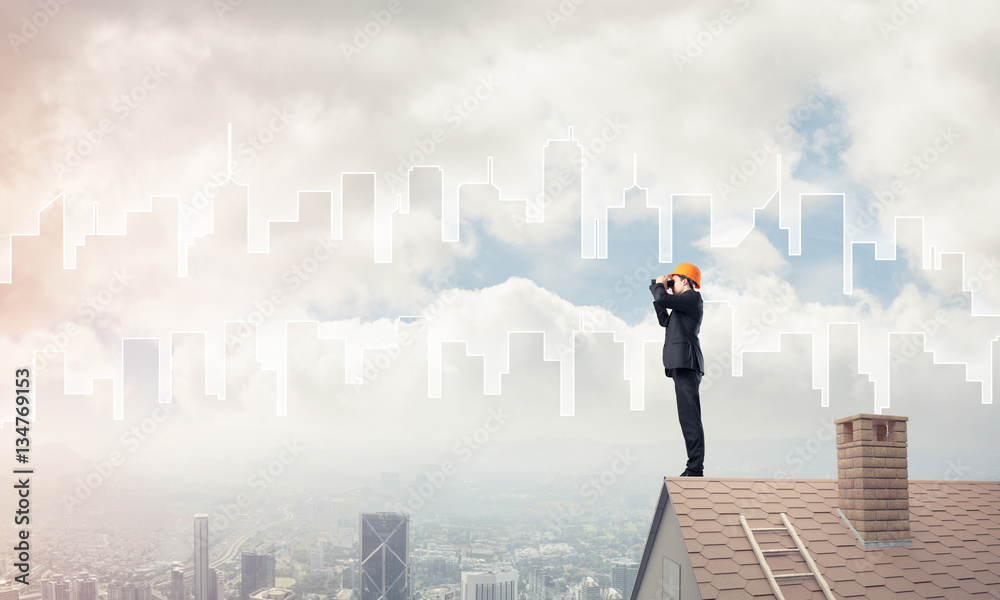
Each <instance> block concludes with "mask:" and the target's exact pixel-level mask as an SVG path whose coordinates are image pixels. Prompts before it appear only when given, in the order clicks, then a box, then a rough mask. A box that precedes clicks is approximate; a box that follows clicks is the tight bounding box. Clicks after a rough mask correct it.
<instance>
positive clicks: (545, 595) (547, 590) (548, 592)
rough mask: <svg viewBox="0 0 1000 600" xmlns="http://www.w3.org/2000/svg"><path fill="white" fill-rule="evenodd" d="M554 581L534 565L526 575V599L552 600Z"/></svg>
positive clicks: (554, 590) (554, 589)
mask: <svg viewBox="0 0 1000 600" xmlns="http://www.w3.org/2000/svg"><path fill="white" fill-rule="evenodd" d="M555 595H556V582H555V581H554V580H553V579H552V576H551V575H549V574H548V573H546V572H545V570H544V569H542V568H539V567H535V568H534V569H532V570H531V573H530V574H529V575H528V600H552V597H553V596H555Z"/></svg>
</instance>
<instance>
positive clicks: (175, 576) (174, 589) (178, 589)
mask: <svg viewBox="0 0 1000 600" xmlns="http://www.w3.org/2000/svg"><path fill="white" fill-rule="evenodd" d="M170 600H185V598H184V567H182V566H181V565H180V563H174V567H173V569H171V570H170Z"/></svg>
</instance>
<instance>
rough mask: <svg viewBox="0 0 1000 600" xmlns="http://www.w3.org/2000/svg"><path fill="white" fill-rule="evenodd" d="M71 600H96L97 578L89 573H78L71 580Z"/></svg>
mask: <svg viewBox="0 0 1000 600" xmlns="http://www.w3.org/2000/svg"><path fill="white" fill-rule="evenodd" d="M73 600H97V578H96V577H94V576H93V575H91V574H90V573H86V572H83V573H80V574H79V575H78V576H77V577H76V579H75V580H73Z"/></svg>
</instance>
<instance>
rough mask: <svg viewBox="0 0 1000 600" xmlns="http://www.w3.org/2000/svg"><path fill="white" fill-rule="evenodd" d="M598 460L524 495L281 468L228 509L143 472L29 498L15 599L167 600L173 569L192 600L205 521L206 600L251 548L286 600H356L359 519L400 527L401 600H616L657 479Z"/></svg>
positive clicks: (191, 483) (230, 591)
mask: <svg viewBox="0 0 1000 600" xmlns="http://www.w3.org/2000/svg"><path fill="white" fill-rule="evenodd" d="M611 456H612V460H610V461H609V462H608V465H607V468H606V469H605V470H603V471H597V472H594V473H592V474H591V475H590V476H586V475H572V474H562V475H552V476H550V477H547V478H537V480H534V481H519V480H518V478H517V477H516V476H515V475H513V474H509V473H507V474H504V475H503V476H498V477H489V476H488V474H485V473H475V474H476V475H477V477H476V478H475V479H471V478H467V477H461V478H460V477H459V476H458V475H457V474H456V472H455V470H454V469H453V468H452V467H451V466H449V465H448V464H445V465H443V467H444V468H443V469H442V470H437V471H436V470H432V471H428V472H425V473H420V474H418V475H417V476H416V477H413V476H405V475H401V474H400V473H396V472H382V473H374V474H372V476H370V477H365V478H350V479H346V478H343V479H335V478H326V477H315V476H306V475H304V474H302V473H298V472H294V473H293V472H292V470H291V469H290V468H289V472H287V473H283V472H280V471H281V469H279V467H278V466H277V465H278V464H280V459H279V460H277V461H275V463H274V464H268V463H265V464H264V465H263V471H261V472H258V473H256V474H257V475H258V476H261V477H262V478H261V481H262V482H264V483H265V485H262V486H255V485H253V484H251V485H249V486H244V489H242V490H238V491H235V493H233V494H231V495H230V496H228V497H223V496H222V495H220V492H219V491H218V490H219V489H228V488H227V486H225V485H219V486H213V487H212V488H211V491H209V489H210V488H209V487H208V486H206V484H205V482H203V481H196V480H194V479H191V480H187V481H183V480H180V481H170V480H163V479H157V478H156V477H155V476H154V475H152V474H148V475H146V476H145V477H136V478H129V480H127V481H126V479H125V478H124V477H120V478H117V479H116V480H115V481H114V482H113V484H114V485H113V486H112V485H111V483H110V482H109V484H108V486H107V487H106V488H105V489H101V488H98V489H96V490H94V491H93V492H92V493H93V494H95V495H99V501H95V500H93V499H92V498H82V499H81V498H79V497H78V496H73V497H72V499H71V500H69V499H67V498H66V497H63V498H62V499H61V500H62V501H63V502H64V503H67V506H71V505H72V506H71V507H70V508H68V509H67V506H55V505H53V503H52V502H51V501H45V500H44V499H42V498H41V495H42V494H39V496H40V500H39V508H38V509H37V510H38V512H39V514H40V518H39V519H38V521H37V525H35V526H34V527H33V529H32V534H31V539H32V541H33V546H32V558H31V561H32V565H31V566H32V573H31V578H30V581H31V585H30V586H29V587H23V588H20V590H19V591H20V598H21V599H22V600H23V599H26V598H27V599H32V598H44V600H88V599H87V597H86V595H85V594H84V593H83V592H80V593H79V594H77V593H76V592H74V591H73V590H75V589H77V588H79V587H80V586H79V584H74V583H73V582H74V581H75V580H80V581H82V579H83V578H89V580H91V581H93V580H96V589H97V598H98V599H102V598H103V599H107V600H117V598H118V597H120V596H121V592H120V589H119V588H120V587H121V586H122V585H123V584H125V586H126V588H127V589H128V590H130V591H131V590H133V587H129V584H131V586H134V589H138V590H139V591H138V592H134V593H135V594H137V595H135V598H136V599H139V600H141V599H142V598H143V589H144V588H145V586H147V585H148V586H149V592H148V593H149V594H151V596H152V597H154V598H158V599H161V600H174V598H175V597H176V596H174V595H172V590H171V572H172V571H175V572H176V571H177V570H178V569H181V570H183V572H184V578H183V580H184V582H185V591H184V595H183V598H184V600H198V599H197V597H196V595H195V593H194V590H193V579H194V577H193V557H194V553H193V547H194V544H195V534H194V527H193V521H194V516H195V514H198V513H204V514H207V515H208V519H209V520H208V522H209V563H210V565H211V567H212V568H213V570H214V573H213V578H215V577H217V579H218V588H217V589H218V593H219V594H220V595H214V594H215V588H213V595H212V596H211V600H236V599H239V598H241V575H242V574H241V550H244V549H246V548H249V547H252V546H253V545H254V544H257V543H258V542H264V543H265V544H267V545H271V544H273V554H274V578H275V582H274V585H275V587H277V588H284V589H287V590H291V591H293V592H294V593H295V594H296V598H304V599H313V600H320V599H324V600H325V599H327V598H329V599H331V600H332V599H334V598H340V599H346V598H358V597H360V594H359V590H358V589H357V588H358V585H359V582H358V579H359V573H358V564H359V517H360V515H361V514H362V513H377V512H393V513H406V514H408V515H409V523H408V530H409V531H408V546H409V549H408V551H409V571H410V592H411V594H412V597H413V598H414V599H419V598H439V599H441V600H444V599H445V598H451V599H457V598H459V597H460V596H461V591H460V590H461V582H462V573H463V572H466V573H471V572H476V573H483V572H487V573H488V572H499V571H510V570H511V569H514V570H516V572H517V593H518V597H519V598H525V599H529V598H533V596H531V595H530V594H529V587H530V586H529V578H532V577H535V576H537V575H539V574H541V576H542V577H543V579H539V581H545V582H547V583H545V584H539V588H540V589H541V588H542V587H545V589H544V590H542V592H544V593H547V595H548V596H547V597H548V598H553V597H556V596H559V595H563V594H571V595H572V596H573V597H577V598H579V597H581V596H580V593H581V592H580V589H581V585H582V586H583V587H584V588H586V589H585V591H584V592H583V593H584V596H586V597H594V595H595V594H596V593H597V589H596V588H599V589H600V593H601V594H602V597H603V598H606V599H607V598H620V596H621V594H622V593H623V592H624V591H625V590H617V589H616V588H615V587H613V586H612V568H613V566H614V565H615V564H618V565H619V568H621V566H620V565H629V566H630V570H629V573H631V575H629V577H632V578H634V569H635V564H634V563H638V561H639V559H640V557H641V554H642V548H643V545H644V543H645V540H646V536H647V534H648V531H649V525H650V522H651V519H652V506H653V504H654V500H655V497H656V494H657V493H658V491H659V485H660V480H658V479H657V478H655V477H654V478H653V479H649V480H646V481H643V482H637V481H635V474H636V473H637V472H638V470H637V469H635V468H634V467H635V465H636V463H637V462H638V461H637V459H636V457H635V456H634V455H632V456H630V455H628V454H627V453H626V452H625V451H619V454H618V455H617V456H616V455H615V454H612V455H611ZM269 468H270V469H271V473H270V474H268V473H267V470H268V469H269ZM526 472H527V473H530V472H531V471H530V469H527V470H526ZM479 475H483V476H482V477H479ZM267 478H270V483H267V482H266V481H265V480H266V479H267ZM528 479H536V478H535V477H529V478H528ZM47 495H48V494H47ZM206 496H208V497H206ZM48 500H51V498H49V499H48ZM5 554H6V555H7V556H5V557H4V558H5V560H4V562H3V563H2V564H0V566H2V567H3V569H4V573H5V574H4V577H5V578H6V579H13V577H14V576H15V574H16V572H15V571H16V569H15V568H14V563H15V559H14V557H13V555H11V554H10V553H9V552H7V553H5ZM243 568H244V569H245V566H244V567H243ZM244 572H245V571H244ZM82 573H85V574H86V575H81V574H82ZM533 574H534V575H533ZM619 579H620V577H619ZM213 580H214V579H213ZM60 581H68V582H69V583H68V584H66V586H65V588H66V589H67V590H68V593H69V596H68V597H66V598H63V597H62V596H60V595H59V592H58V589H59V585H58V582H60ZM53 582H56V583H53ZM109 585H110V586H111V587H109ZM621 585H622V584H621V583H619V587H621ZM595 586H596V587H595ZM19 587H20V586H19ZM112 588H114V589H112ZM128 593H130V592H126V596H127V595H128ZM313 594H315V596H312V595H313ZM355 594H357V595H355ZM78 595H79V596H80V597H77V596H78ZM48 596H51V599H50V598H49V597H48ZM121 597H123V598H124V597H125V596H121ZM544 597H545V596H543V598H544ZM126 600H127V598H126Z"/></svg>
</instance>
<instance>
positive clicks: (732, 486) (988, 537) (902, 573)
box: [665, 477, 1000, 600]
mask: <svg viewBox="0 0 1000 600" xmlns="http://www.w3.org/2000/svg"><path fill="white" fill-rule="evenodd" d="M665 481H666V484H667V490H668V491H669V493H670V497H671V501H672V502H673V503H674V506H675V508H676V511H677V514H678V520H679V522H680V525H681V530H682V532H683V535H684V537H685V543H686V544H687V547H688V550H689V552H690V554H691V559H692V561H691V562H692V565H693V566H694V570H695V576H696V578H697V580H698V587H699V591H700V592H701V594H702V597H704V598H720V599H736V598H773V597H774V594H773V592H772V591H771V587H770V585H769V584H768V583H767V580H766V579H765V576H764V571H763V569H762V568H761V566H760V563H759V562H758V561H757V557H756V556H755V555H754V553H753V552H752V550H751V546H750V542H749V540H748V539H747V537H746V535H745V533H744V532H743V528H742V527H741V526H740V524H739V515H743V517H744V518H746V519H747V522H748V524H749V525H750V527H752V528H763V527H782V526H783V524H782V521H781V517H780V514H781V513H785V514H786V516H787V517H788V519H789V521H790V522H791V524H792V526H793V527H794V528H795V530H796V533H797V534H798V536H799V538H800V539H801V541H802V543H803V544H805V547H806V550H807V551H808V552H809V555H810V556H811V557H812V559H813V561H815V563H816V565H817V567H818V569H819V571H820V573H821V575H822V576H823V577H824V579H825V580H826V583H827V585H829V586H830V589H831V590H832V591H833V594H834V596H836V597H838V598H869V599H871V598H959V597H960V598H984V599H987V598H989V599H991V600H994V599H996V598H1000V574H997V573H1000V482H966V481H910V482H909V499H908V502H909V507H910V515H909V523H910V529H911V544H910V545H909V546H901V547H887V548H869V549H865V548H864V547H863V545H862V544H861V543H860V541H859V540H858V539H857V537H855V535H854V534H853V533H852V532H851V531H850V529H849V528H848V526H847V525H846V524H845V523H844V521H843V519H842V518H841V517H840V515H839V514H838V513H837V507H838V498H837V497H838V486H837V481H836V480H791V479H776V480H757V479H714V478H695V477H691V478H688V477H685V478H672V477H668V478H666V480H665ZM754 535H755V537H756V539H757V542H758V544H759V545H760V547H761V548H762V549H776V548H793V547H794V542H793V541H792V539H791V538H790V536H789V535H788V534H786V533H784V532H771V531H760V532H755V533H754ZM766 559H767V562H768V564H769V566H770V567H771V570H772V571H773V572H774V573H775V574H779V573H806V572H808V570H809V568H808V565H807V563H806V562H805V561H804V559H802V558H801V557H800V555H799V554H798V552H794V553H790V554H782V553H773V554H767V556H766ZM780 585H781V591H782V593H783V594H784V596H785V598H786V599H788V600H795V599H799V598H807V599H813V598H823V594H822V591H821V590H820V587H819V584H818V583H817V582H816V581H815V579H813V578H812V577H805V578H796V579H787V580H783V581H782V583H781V584H780Z"/></svg>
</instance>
